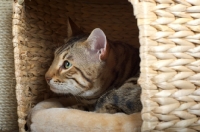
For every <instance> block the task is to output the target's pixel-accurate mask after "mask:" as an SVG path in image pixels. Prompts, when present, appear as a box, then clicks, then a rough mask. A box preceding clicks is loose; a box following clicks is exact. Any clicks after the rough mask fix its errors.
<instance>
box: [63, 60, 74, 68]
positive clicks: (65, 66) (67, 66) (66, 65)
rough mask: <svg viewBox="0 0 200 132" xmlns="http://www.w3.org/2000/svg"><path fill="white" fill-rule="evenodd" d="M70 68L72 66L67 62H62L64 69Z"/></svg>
mask: <svg viewBox="0 0 200 132" xmlns="http://www.w3.org/2000/svg"><path fill="white" fill-rule="evenodd" d="M71 66H72V64H71V63H70V62H69V61H65V62H64V68H66V69H68V68H70V67H71Z"/></svg>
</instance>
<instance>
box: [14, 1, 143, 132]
mask: <svg viewBox="0 0 200 132" xmlns="http://www.w3.org/2000/svg"><path fill="white" fill-rule="evenodd" d="M105 1H106V0H104V2H105ZM116 1H119V3H117V2H114V3H113V0H112V1H111V2H109V1H106V2H105V3H103V2H101V1H95V0H90V1H82V0H76V1H70V0H65V1H63V0H31V1H30V0H25V2H24V3H23V2H19V3H17V2H16V3H15V2H14V14H13V36H14V39H13V45H14V47H15V49H14V55H15V68H16V73H15V76H16V81H17V86H16V93H17V101H18V116H19V120H18V121H19V127H20V131H24V125H25V123H26V121H25V118H26V116H27V113H28V110H29V109H30V108H31V107H33V106H34V105H35V104H36V103H37V102H39V101H41V100H44V99H45V98H48V97H49V96H50V94H49V92H48V91H49V88H48V86H47V84H46V81H45V79H44V74H45V72H46V71H47V69H48V68H49V66H50V64H51V62H52V59H53V52H54V50H55V49H56V48H57V47H58V46H59V45H62V44H63V42H64V39H66V38H67V17H68V16H70V18H71V19H72V20H73V21H74V22H75V23H76V24H77V25H79V26H80V27H81V28H82V29H83V31H84V32H86V33H90V32H91V31H92V30H93V29H94V28H96V27H100V28H102V29H103V30H104V31H105V33H106V34H107V35H108V38H110V39H111V40H121V41H125V42H128V43H130V44H132V45H134V46H135V47H139V40H138V27H137V24H136V22H137V21H136V19H135V18H134V16H133V9H132V6H131V4H130V3H128V1H124V2H122V1H121V0H116Z"/></svg>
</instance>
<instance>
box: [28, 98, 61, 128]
mask: <svg viewBox="0 0 200 132" xmlns="http://www.w3.org/2000/svg"><path fill="white" fill-rule="evenodd" d="M50 108H63V105H62V104H61V103H60V102H59V101H58V100H57V99H54V98H53V99H48V100H44V101H42V102H40V103H38V104H37V105H36V106H35V107H33V108H32V109H31V110H30V111H29V113H28V116H27V127H28V128H29V130H30V125H31V124H32V122H31V119H32V118H33V117H34V115H35V114H36V113H37V112H38V111H41V110H44V109H50Z"/></svg>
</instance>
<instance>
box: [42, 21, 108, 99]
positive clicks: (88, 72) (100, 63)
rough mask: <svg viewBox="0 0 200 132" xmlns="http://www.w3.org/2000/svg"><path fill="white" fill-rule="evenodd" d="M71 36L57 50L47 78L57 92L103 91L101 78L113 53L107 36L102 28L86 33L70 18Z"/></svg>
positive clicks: (81, 93)
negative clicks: (110, 52) (109, 55)
mask: <svg viewBox="0 0 200 132" xmlns="http://www.w3.org/2000/svg"><path fill="white" fill-rule="evenodd" d="M68 38H69V39H68V41H67V42H66V44H64V45H63V46H61V47H59V48H58V49H57V50H56V51H55V53H54V54H55V55H54V60H53V62H52V65H51V66H50V68H49V70H48V71H47V73H46V75H45V78H46V80H47V83H48V84H49V85H50V88H51V90H52V91H53V92H55V93H63V94H67V93H71V94H73V95H78V96H83V97H90V96H92V95H93V94H94V93H96V92H99V90H100V87H97V86H98V83H100V82H98V79H99V77H100V76H101V74H102V71H103V70H104V66H105V63H106V59H107V57H108V54H109V47H108V45H107V39H106V36H105V34H104V32H103V31H102V30H101V29H99V28H96V29H94V30H93V31H92V32H91V33H90V35H84V34H82V31H81V30H80V29H79V28H78V26H77V25H76V24H75V23H73V22H72V21H71V20H70V19H69V21H68Z"/></svg>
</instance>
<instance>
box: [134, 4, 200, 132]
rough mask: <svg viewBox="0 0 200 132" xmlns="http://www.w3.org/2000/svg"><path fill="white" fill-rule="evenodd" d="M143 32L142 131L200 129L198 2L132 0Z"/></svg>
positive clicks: (141, 37)
mask: <svg viewBox="0 0 200 132" xmlns="http://www.w3.org/2000/svg"><path fill="white" fill-rule="evenodd" d="M131 2H132V4H133V6H134V9H135V10H134V13H135V15H136V17H137V19H138V26H139V29H140V44H141V49H140V56H141V60H142V61H141V72H142V73H141V76H140V79H139V83H140V85H141V86H142V88H143V92H142V103H143V111H142V119H143V126H142V130H143V131H165V132H166V131H169V132H172V131H181V132H183V131H185V132H186V131H187V132H197V131H200V118H199V116H200V96H199V95H200V1H199V0H131Z"/></svg>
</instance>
